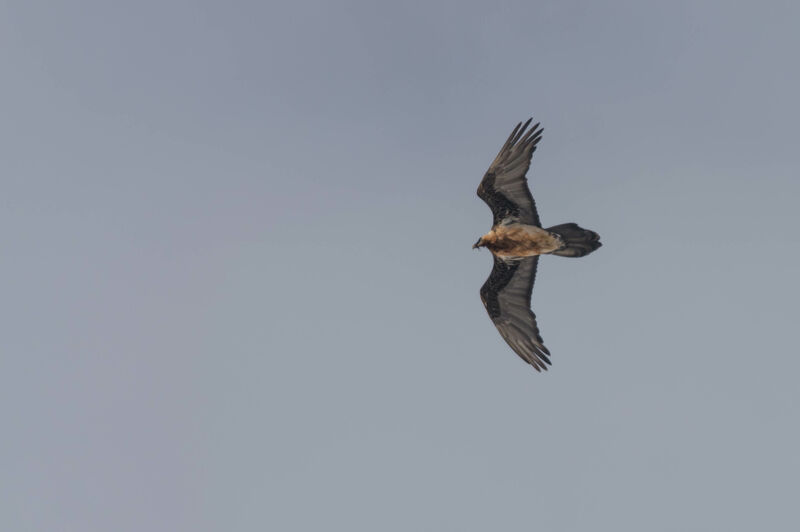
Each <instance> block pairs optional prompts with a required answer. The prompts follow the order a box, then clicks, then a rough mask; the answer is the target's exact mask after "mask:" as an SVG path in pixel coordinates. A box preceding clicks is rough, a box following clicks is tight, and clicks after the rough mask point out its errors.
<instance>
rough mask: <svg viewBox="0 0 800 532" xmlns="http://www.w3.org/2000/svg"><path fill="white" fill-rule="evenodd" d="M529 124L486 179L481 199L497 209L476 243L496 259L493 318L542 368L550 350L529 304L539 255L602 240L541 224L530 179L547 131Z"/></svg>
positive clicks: (575, 228) (490, 296) (489, 306)
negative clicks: (489, 227)
mask: <svg viewBox="0 0 800 532" xmlns="http://www.w3.org/2000/svg"><path fill="white" fill-rule="evenodd" d="M530 123H531V120H528V121H527V122H525V124H524V125H523V124H522V123H520V124H517V127H515V128H514V131H512V132H511V135H510V136H509V137H508V140H507V141H506V143H505V144H504V145H503V147H502V148H501V149H500V153H498V154H497V157H496V158H495V160H494V162H492V164H491V166H490V167H489V170H488V171H487V172H486V174H485V175H484V176H483V180H481V184H480V186H479V187H478V197H480V198H481V199H482V200H483V201H485V202H486V204H487V205H489V207H490V208H491V209H492V215H493V218H494V221H493V224H492V229H491V230H490V231H489V232H488V233H486V234H485V235H484V236H482V237H481V238H479V239H478V241H477V242H476V243H475V245H474V246H472V247H473V248H481V247H486V248H488V249H489V251H491V252H492V255H493V258H494V267H493V268H492V273H491V274H490V275H489V278H488V279H486V282H485V283H484V284H483V286H482V287H481V300H482V301H483V304H484V306H485V307H486V311H487V312H488V313H489V317H490V318H491V320H492V322H494V324H495V326H496V327H497V330H498V331H499V332H500V335H501V336H502V337H503V339H504V340H505V341H506V342H507V343H508V345H509V346H511V348H512V349H513V350H514V352H515V353H517V354H518V355H519V356H520V357H521V358H522V359H523V360H524V361H525V362H527V363H529V364H530V365H532V366H533V367H534V368H535V369H536V370H537V371H541V370H543V369H547V365H549V364H550V359H549V356H550V351H548V350H547V348H546V347H545V346H544V342H543V340H542V337H541V336H540V335H539V327H538V325H537V324H536V316H535V315H534V313H533V312H532V311H531V308H530V306H531V293H532V290H533V282H534V280H535V279H536V268H537V266H538V263H539V255H546V254H549V255H559V256H562V257H582V256H584V255H588V254H589V253H591V252H592V251H594V250H596V249H597V248H599V247H600V245H601V244H600V236H599V235H598V234H597V233H595V232H594V231H590V230H588V229H583V228H582V227H580V226H579V225H578V224H574V223H567V224H561V225H556V226H554V227H549V228H547V229H544V228H542V225H541V222H540V221H539V213H538V212H537V210H536V203H535V202H534V201H533V196H532V195H531V191H530V189H529V188H528V185H527V179H526V177H525V174H526V172H527V171H528V167H529V166H530V161H531V156H532V155H533V152H534V151H535V150H536V145H537V144H538V142H539V141H540V140H541V138H542V130H541V129H539V124H536V125H534V126H533V127H532V128H531V129H530V130H528V131H527V133H526V130H527V128H528V125H529V124H530Z"/></svg>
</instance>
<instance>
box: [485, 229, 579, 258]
mask: <svg viewBox="0 0 800 532" xmlns="http://www.w3.org/2000/svg"><path fill="white" fill-rule="evenodd" d="M481 245H483V246H486V247H487V248H488V249H489V251H491V252H492V253H493V254H494V255H495V256H497V257H504V258H513V257H534V256H536V255H543V254H545V253H551V252H553V251H556V250H557V249H560V248H561V247H563V246H564V242H563V241H562V240H561V237H559V236H558V235H556V234H554V233H551V232H549V231H547V230H545V229H542V228H541V227H536V226H535V225H527V224H520V223H511V224H508V225H496V226H494V227H492V230H491V231H489V232H488V233H486V234H485V235H483V236H482V237H481Z"/></svg>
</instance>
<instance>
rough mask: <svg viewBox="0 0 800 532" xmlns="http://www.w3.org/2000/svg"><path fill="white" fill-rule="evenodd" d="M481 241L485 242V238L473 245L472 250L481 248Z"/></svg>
mask: <svg viewBox="0 0 800 532" xmlns="http://www.w3.org/2000/svg"><path fill="white" fill-rule="evenodd" d="M481 240H483V237H481V238H479V239H478V241H477V242H475V243H474V244H473V245H472V249H478V248H479V247H481Z"/></svg>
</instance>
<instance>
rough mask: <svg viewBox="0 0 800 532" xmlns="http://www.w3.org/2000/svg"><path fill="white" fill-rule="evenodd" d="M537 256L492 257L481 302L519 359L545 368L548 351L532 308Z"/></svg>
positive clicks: (482, 289)
mask: <svg viewBox="0 0 800 532" xmlns="http://www.w3.org/2000/svg"><path fill="white" fill-rule="evenodd" d="M538 262H539V257H538V256H534V257H527V258H524V259H511V260H504V259H501V258H498V257H496V256H495V257H494V268H492V273H491V274H490V275H489V278H488V279H486V282H485V283H484V284H483V286H482V287H481V301H483V304H484V305H485V306H486V311H487V312H488V313H489V317H490V318H491V319H492V321H493V322H494V324H495V327H497V330H498V331H500V335H501V336H502V337H503V339H504V340H505V341H506V342H507V343H508V345H510V346H511V349H513V350H514V352H515V353H517V354H518V355H519V356H520V357H521V358H522V360H524V361H525V362H527V363H528V364H530V365H531V366H533V367H534V368H536V371H541V370H543V369H545V370H546V369H547V366H546V365H545V364H550V359H549V358H548V356H549V355H550V351H548V350H547V348H546V347H545V346H544V341H543V340H542V337H541V336H540V335H539V327H538V326H537V325H536V315H535V314H534V313H533V311H531V291H532V290H533V282H534V280H535V279H536V266H537V264H538Z"/></svg>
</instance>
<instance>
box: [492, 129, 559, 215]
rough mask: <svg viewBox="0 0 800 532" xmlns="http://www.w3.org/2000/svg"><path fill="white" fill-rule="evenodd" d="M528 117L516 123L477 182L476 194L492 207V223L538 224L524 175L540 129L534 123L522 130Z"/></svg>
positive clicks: (534, 149)
mask: <svg viewBox="0 0 800 532" xmlns="http://www.w3.org/2000/svg"><path fill="white" fill-rule="evenodd" d="M531 120H533V119H532V118H530V119H528V121H527V122H525V124H524V125H523V124H522V123H521V122H520V123H519V124H517V127H515V128H514V131H512V132H511V135H509V137H508V140H507V141H506V143H505V144H503V147H502V148H501V149H500V153H498V154H497V157H495V159H494V162H492V165H491V166H490V167H489V170H487V171H486V175H484V176H483V180H482V181H481V184H480V185H479V186H478V197H479V198H481V199H482V200H483V201H485V202H486V204H487V205H489V208H490V209H492V214H493V215H494V225H497V224H499V223H502V222H503V221H504V220H505V221H513V222H521V223H524V224H528V225H535V226H537V227H541V223H540V222H539V214H538V213H537V212H536V203H534V201H533V196H532V195H531V191H530V189H529V188H528V180H527V179H526V178H525V172H527V171H528V167H529V166H530V165H531V156H532V155H533V152H534V151H536V144H537V143H538V142H539V141H540V140H541V139H542V131H543V129H541V128H539V124H538V123H536V124H535V125H534V126H533V127H532V128H531V129H530V130H528V132H527V133H525V130H526V129H527V128H528V124H530V123H531Z"/></svg>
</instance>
